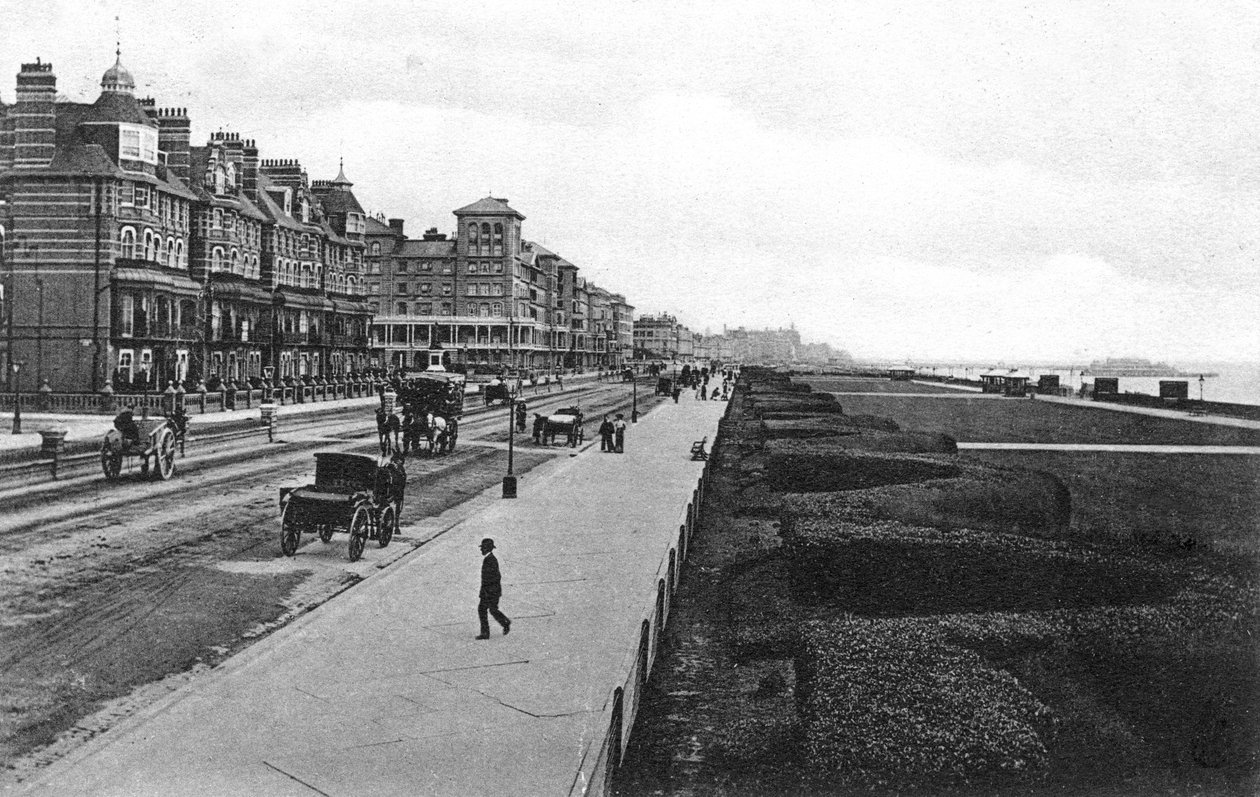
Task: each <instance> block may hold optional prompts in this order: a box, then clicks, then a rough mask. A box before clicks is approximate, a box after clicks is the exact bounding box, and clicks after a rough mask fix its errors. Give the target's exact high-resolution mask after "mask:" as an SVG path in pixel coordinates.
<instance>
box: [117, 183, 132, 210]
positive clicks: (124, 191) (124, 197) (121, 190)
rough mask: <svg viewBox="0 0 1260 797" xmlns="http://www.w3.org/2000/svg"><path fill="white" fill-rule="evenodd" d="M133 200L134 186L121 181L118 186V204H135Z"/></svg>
mask: <svg viewBox="0 0 1260 797" xmlns="http://www.w3.org/2000/svg"><path fill="white" fill-rule="evenodd" d="M135 201H136V194H135V186H133V185H132V184H131V183H123V184H122V185H120V186H119V187H118V204H120V205H132V204H135Z"/></svg>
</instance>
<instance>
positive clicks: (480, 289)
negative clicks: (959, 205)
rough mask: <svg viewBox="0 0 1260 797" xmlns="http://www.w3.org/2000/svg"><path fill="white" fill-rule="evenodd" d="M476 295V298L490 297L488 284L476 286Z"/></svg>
mask: <svg viewBox="0 0 1260 797" xmlns="http://www.w3.org/2000/svg"><path fill="white" fill-rule="evenodd" d="M477 295H478V296H489V295H490V285H489V283H486V282H483V283H481V284H480V285H478V286H477Z"/></svg>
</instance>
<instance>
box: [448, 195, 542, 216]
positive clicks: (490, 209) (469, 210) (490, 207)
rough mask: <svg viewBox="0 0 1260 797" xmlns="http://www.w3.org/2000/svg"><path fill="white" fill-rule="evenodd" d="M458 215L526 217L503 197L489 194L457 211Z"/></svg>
mask: <svg viewBox="0 0 1260 797" xmlns="http://www.w3.org/2000/svg"><path fill="white" fill-rule="evenodd" d="M455 215H456V216H515V217H516V218H518V219H524V218H525V217H524V216H522V215H521V214H520V213H517V212H516V211H515V210H513V209H512V208H510V207H508V204H507V202H504V201H503V200H502V199H495V198H494V197H492V196H488V197H486V198H484V199H478V200H477V201H476V202H474V203H472V204H471V205H465V206H464V207H462V208H460V209H459V210H457V211H455Z"/></svg>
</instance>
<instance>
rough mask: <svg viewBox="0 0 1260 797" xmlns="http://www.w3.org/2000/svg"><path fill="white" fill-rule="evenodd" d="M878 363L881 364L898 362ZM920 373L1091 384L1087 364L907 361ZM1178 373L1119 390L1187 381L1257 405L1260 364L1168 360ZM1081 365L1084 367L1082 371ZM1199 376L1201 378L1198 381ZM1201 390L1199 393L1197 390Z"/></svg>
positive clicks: (1214, 395) (1192, 392) (1127, 379)
mask: <svg viewBox="0 0 1260 797" xmlns="http://www.w3.org/2000/svg"><path fill="white" fill-rule="evenodd" d="M901 364H902V363H882V364H881V365H884V366H888V365H901ZM907 364H908V365H910V366H911V367H913V368H915V369H916V372H917V373H918V374H919V375H920V376H933V375H935V376H938V377H939V376H952V377H954V378H955V379H979V377H980V374H982V373H986V372H988V371H1008V370H1012V369H1014V370H1018V371H1019V372H1020V373H1023V374H1028V375H1030V376H1031V382H1032V384H1034V385H1035V384H1037V378H1038V377H1039V376H1041V375H1042V374H1057V375H1058V376H1059V385H1060V386H1062V387H1071V388H1072V390H1073V391H1079V390H1080V388H1081V384H1082V383H1086V384H1091V385H1092V384H1093V381H1094V379H1095V378H1096V377H1095V376H1094V375H1092V374H1090V373H1089V372H1088V368H1089V366H1088V365H1086V366H1078V367H1074V368H1072V367H1069V368H1064V367H1063V366H1062V365H1035V364H1026V363H996V364H995V363H961V364H929V365H923V364H920V363H907ZM1171 365H1172V366H1173V368H1175V369H1176V370H1177V371H1179V372H1180V374H1181V375H1172V376H1121V377H1117V378H1118V379H1119V380H1120V392H1121V393H1145V394H1147V395H1150V396H1158V395H1159V383H1160V382H1164V381H1183V382H1186V383H1187V388H1188V392H1189V396H1190V398H1192V399H1199V398H1202V399H1203V400H1204V401H1222V402H1226V403H1230V404H1255V405H1260V363H1254V362H1199V363H1171ZM1082 368H1084V369H1085V370H1084V371H1082ZM1200 375H1202V377H1203V378H1202V380H1200V378H1199V377H1200ZM1200 391H1201V392H1200Z"/></svg>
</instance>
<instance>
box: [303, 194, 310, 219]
mask: <svg viewBox="0 0 1260 797" xmlns="http://www.w3.org/2000/svg"><path fill="white" fill-rule="evenodd" d="M302 223H303V224H310V223H311V203H309V202H307V201H306V197H302Z"/></svg>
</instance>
